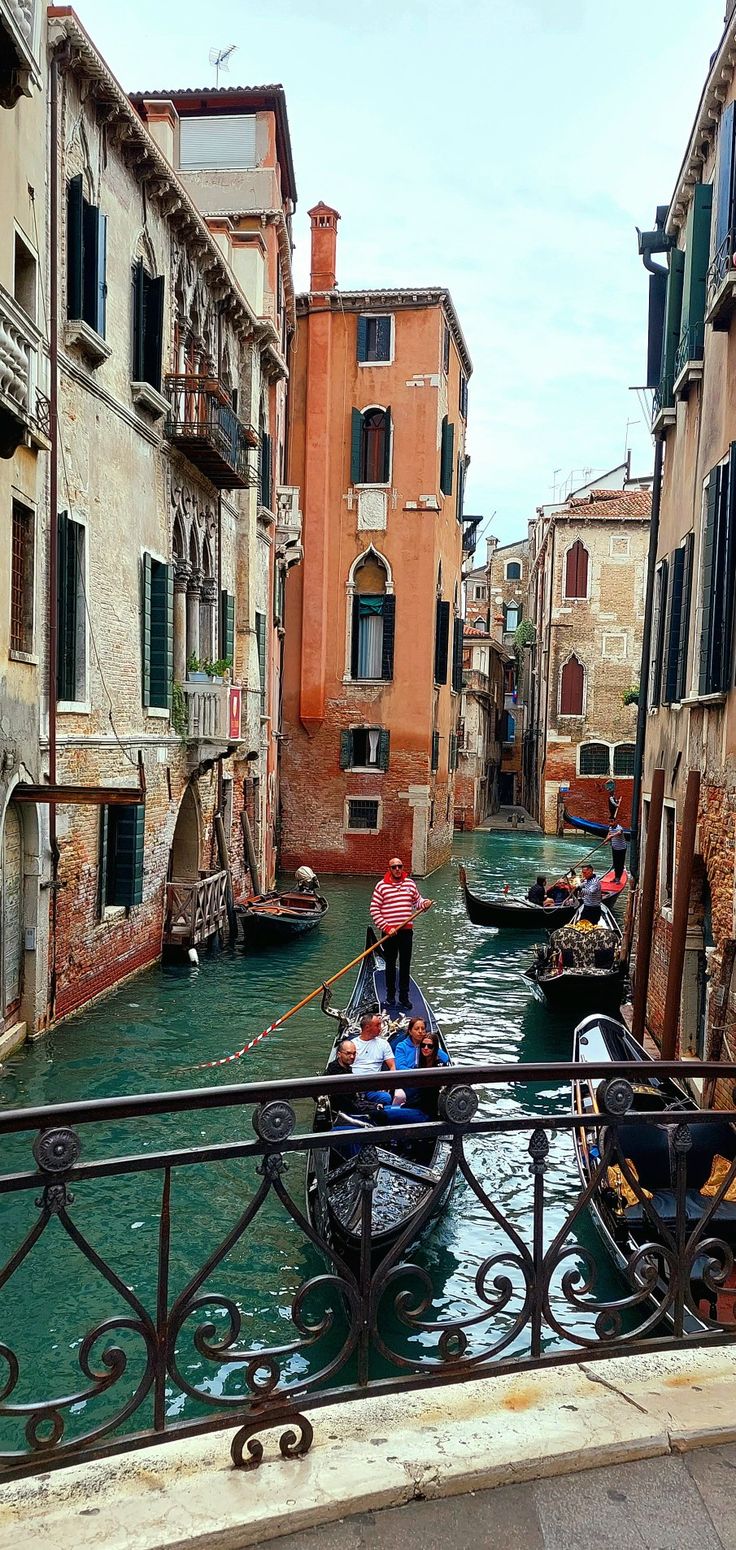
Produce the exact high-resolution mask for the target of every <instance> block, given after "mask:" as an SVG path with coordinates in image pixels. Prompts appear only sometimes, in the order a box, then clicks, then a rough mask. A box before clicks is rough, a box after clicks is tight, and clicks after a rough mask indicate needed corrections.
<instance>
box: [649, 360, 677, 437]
mask: <svg viewBox="0 0 736 1550" xmlns="http://www.w3.org/2000/svg"><path fill="white" fill-rule="evenodd" d="M674 402H675V379H674V376H673V373H672V372H671V371H668V372H665V373H663V375H662V377H661V378H660V382H659V386H658V387H656V388H655V389H654V393H653V396H652V425H654V424H655V423H656V421H657V420H658V418H659V416H660V414H661V413H662V410H663V409H671V408H672V406H673V404H674Z"/></svg>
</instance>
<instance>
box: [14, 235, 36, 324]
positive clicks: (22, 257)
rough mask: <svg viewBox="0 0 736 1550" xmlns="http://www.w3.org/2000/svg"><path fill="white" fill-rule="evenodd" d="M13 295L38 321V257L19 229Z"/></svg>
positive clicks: (16, 236) (33, 320) (29, 314)
mask: <svg viewBox="0 0 736 1550" xmlns="http://www.w3.org/2000/svg"><path fill="white" fill-rule="evenodd" d="M13 295H14V297H15V299H16V301H17V303H18V306H19V307H21V308H22V310H23V311H24V312H25V314H26V317H29V318H30V319H31V322H32V323H35V321H36V259H35V256H34V254H33V253H32V252H31V249H30V248H29V246H28V244H27V243H26V242H24V240H23V238H22V237H21V234H20V232H19V231H16V233H15V256H14V264H13Z"/></svg>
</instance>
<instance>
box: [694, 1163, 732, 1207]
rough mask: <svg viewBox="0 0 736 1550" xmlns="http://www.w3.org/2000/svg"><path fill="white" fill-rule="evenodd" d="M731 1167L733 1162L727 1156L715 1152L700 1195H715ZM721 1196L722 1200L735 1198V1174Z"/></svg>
mask: <svg viewBox="0 0 736 1550" xmlns="http://www.w3.org/2000/svg"><path fill="white" fill-rule="evenodd" d="M732 1167H733V1164H732V1163H730V1162H729V1161H728V1158H726V1157H721V1156H719V1154H718V1152H716V1155H715V1157H714V1158H713V1167H712V1168H711V1170H710V1174H709V1176H708V1178H707V1179H706V1181H705V1184H704V1185H703V1187H702V1189H701V1191H700V1193H701V1195H709V1196H713V1195H717V1194H718V1191H719V1189H720V1187H721V1185H722V1184H723V1183H724V1182H725V1180H726V1179H727V1178H728V1175H729V1173H730V1172H731V1168H732ZM723 1198H724V1200H736V1176H734V1178H733V1179H732V1180H731V1183H730V1184H729V1186H728V1189H727V1190H726V1193H725V1195H724V1197H723Z"/></svg>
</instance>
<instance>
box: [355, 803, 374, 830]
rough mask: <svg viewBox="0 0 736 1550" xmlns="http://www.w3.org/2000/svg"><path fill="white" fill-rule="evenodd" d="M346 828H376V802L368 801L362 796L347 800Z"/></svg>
mask: <svg viewBox="0 0 736 1550" xmlns="http://www.w3.org/2000/svg"><path fill="white" fill-rule="evenodd" d="M348 828H349V829H368V830H374V829H377V828H378V802H369V801H366V800H364V798H362V797H360V798H358V797H356V798H353V799H351V800H350V801H349V802H348Z"/></svg>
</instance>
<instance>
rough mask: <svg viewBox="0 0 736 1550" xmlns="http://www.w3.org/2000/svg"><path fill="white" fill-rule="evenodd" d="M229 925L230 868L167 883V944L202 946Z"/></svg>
mask: <svg viewBox="0 0 736 1550" xmlns="http://www.w3.org/2000/svg"><path fill="white" fill-rule="evenodd" d="M226 925H227V872H212V873H211V874H210V876H209V877H200V878H198V879H197V878H191V879H187V880H186V881H182V882H174V883H167V884H166V915H165V917H164V945H165V946H167V947H199V945H200V943H202V942H206V941H208V940H209V938H210V937H211V936H214V934H215V932H216V931H221V930H223V929H224V927H225V926H226Z"/></svg>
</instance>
